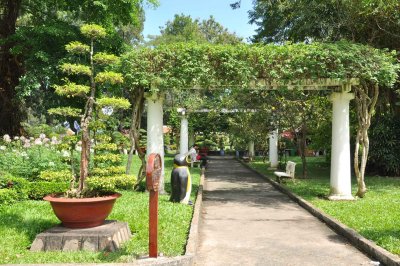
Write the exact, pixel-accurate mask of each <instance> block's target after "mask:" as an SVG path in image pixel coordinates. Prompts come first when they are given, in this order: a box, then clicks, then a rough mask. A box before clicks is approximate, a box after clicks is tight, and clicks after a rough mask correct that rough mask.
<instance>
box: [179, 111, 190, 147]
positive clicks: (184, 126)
mask: <svg viewBox="0 0 400 266" xmlns="http://www.w3.org/2000/svg"><path fill="white" fill-rule="evenodd" d="M179 144H180V145H179V153H180V154H186V153H187V152H188V151H189V147H188V144H189V123H188V119H187V117H186V116H185V115H182V117H181V137H180V143H179Z"/></svg>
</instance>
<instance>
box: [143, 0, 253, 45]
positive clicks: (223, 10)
mask: <svg viewBox="0 0 400 266" xmlns="http://www.w3.org/2000/svg"><path fill="white" fill-rule="evenodd" d="M159 2H160V5H159V6H158V7H157V8H156V9H154V8H151V7H146V8H145V15H146V20H145V23H144V31H143V36H144V37H145V38H146V36H147V35H159V34H160V27H164V26H165V23H166V22H167V21H168V20H170V21H171V20H172V19H173V18H174V15H175V14H184V15H190V16H191V17H192V18H193V19H196V18H199V19H200V20H203V19H208V18H209V17H210V15H212V16H214V18H215V20H216V21H217V22H219V23H220V24H221V25H223V26H224V27H225V28H227V29H228V30H229V31H230V32H235V33H236V35H238V36H239V37H243V38H244V40H247V38H248V37H250V36H252V35H254V34H255V28H256V27H255V25H250V24H248V21H249V18H248V13H247V12H248V11H249V10H251V9H252V0H242V4H241V7H240V8H239V9H235V10H233V9H232V8H231V7H230V6H229V4H231V3H233V2H235V0H159Z"/></svg>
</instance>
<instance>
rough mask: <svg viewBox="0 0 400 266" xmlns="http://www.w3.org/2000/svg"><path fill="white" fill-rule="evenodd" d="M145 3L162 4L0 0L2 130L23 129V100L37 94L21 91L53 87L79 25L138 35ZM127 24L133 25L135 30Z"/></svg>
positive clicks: (128, 0)
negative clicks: (59, 63) (57, 68)
mask: <svg viewBox="0 0 400 266" xmlns="http://www.w3.org/2000/svg"><path fill="white" fill-rule="evenodd" d="M144 2H146V3H151V4H157V3H158V1H157V0H126V1H108V0H99V1H93V0H84V1H78V0H73V1H65V0H58V1H52V0H0V38H1V41H0V134H5V133H8V134H12V135H14V134H18V133H19V129H20V122H21V121H22V120H23V118H24V109H23V106H24V104H23V98H24V97H26V96H27V95H29V94H32V91H25V92H24V93H20V92H21V90H24V89H26V87H24V86H26V85H29V84H32V83H33V84H37V86H35V88H36V89H38V90H41V89H42V90H45V89H47V88H48V87H49V85H50V87H51V82H53V80H52V78H53V77H55V76H56V75H57V73H56V71H54V65H56V64H55V62H57V61H58V60H59V59H60V58H62V57H64V56H65V53H64V52H61V53H60V51H63V49H62V43H65V42H68V41H69V40H72V39H75V37H76V36H74V32H77V26H79V25H80V24H82V23H83V22H97V23H98V24H101V25H103V26H105V27H106V28H107V29H108V30H109V31H110V32H113V31H115V29H120V30H119V32H121V33H124V36H123V37H125V38H131V37H132V36H134V37H138V33H140V31H141V29H142V27H143V21H144V16H143V15H142V14H143V9H142V5H143V3H144ZM124 25H134V27H135V30H133V29H132V26H131V28H130V29H129V28H124V27H123V26H124ZM136 29H138V30H136ZM128 33H129V34H128ZM128 36H129V37H128ZM66 39H67V40H66ZM116 39H117V38H116ZM60 40H61V41H60ZM129 41H130V40H129ZM44 43H45V44H46V45H44ZM109 46H110V47H111V46H114V47H116V45H110V44H109ZM120 47H121V45H120ZM114 52H116V51H114ZM117 52H118V51H117ZM119 52H120V51H119ZM38 63H39V65H38ZM24 81H25V82H24ZM49 83H50V84H49ZM29 86H30V85H29ZM32 87H33V86H31V87H30V88H32ZM28 90H29V89H28ZM35 96H37V95H35Z"/></svg>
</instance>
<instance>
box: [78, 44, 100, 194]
mask: <svg viewBox="0 0 400 266" xmlns="http://www.w3.org/2000/svg"><path fill="white" fill-rule="evenodd" d="M93 43H94V42H93V39H92V40H91V42H90V66H91V75H90V97H89V98H88V100H87V102H86V105H85V113H84V115H83V116H82V120H81V128H82V151H81V168H80V178H79V187H78V194H81V193H82V191H83V190H84V189H85V188H86V178H87V177H88V175H89V162H90V128H89V124H90V121H91V119H92V116H93V107H94V103H95V101H94V99H95V95H96V83H95V81H94V75H95V69H94V63H93V49H94V46H93Z"/></svg>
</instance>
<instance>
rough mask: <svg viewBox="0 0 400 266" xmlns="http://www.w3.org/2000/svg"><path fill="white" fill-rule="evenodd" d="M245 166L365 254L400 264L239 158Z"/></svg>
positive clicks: (389, 264)
mask: <svg viewBox="0 0 400 266" xmlns="http://www.w3.org/2000/svg"><path fill="white" fill-rule="evenodd" d="M237 161H239V162H240V163H241V164H242V165H243V166H245V167H246V168H248V169H249V170H251V171H253V172H254V173H256V174H258V175H259V176H261V177H262V178H264V179H265V180H266V181H267V182H269V183H270V184H271V185H272V186H274V187H275V188H276V189H278V190H279V191H281V192H282V193H284V194H286V195H287V196H288V197H289V198H291V199H292V200H293V201H294V202H296V203H297V204H299V205H300V206H301V207H303V208H304V209H305V210H307V211H308V212H309V213H311V214H312V215H313V216H315V217H317V218H318V219H319V220H321V221H322V222H324V223H326V224H327V225H328V226H329V227H330V228H332V229H333V230H334V231H335V232H336V233H338V234H339V235H342V236H343V237H345V238H346V239H347V240H348V241H349V242H350V243H351V244H352V245H353V246H355V247H356V248H358V249H359V250H361V251H362V252H364V253H365V254H367V255H369V256H370V257H372V258H374V259H376V260H378V261H379V262H381V263H383V264H384V265H387V266H398V265H400V257H398V256H396V255H394V254H392V253H391V252H389V251H387V250H386V249H384V248H382V247H380V246H378V245H376V244H375V243H374V242H373V241H371V240H368V239H366V238H365V237H363V236H362V235H360V234H359V233H357V232H356V231H355V230H354V229H352V228H350V227H348V226H347V225H345V224H343V223H341V222H339V221H338V220H336V219H335V218H333V217H331V216H330V215H328V214H326V213H324V212H323V211H322V210H320V209H318V208H317V207H315V206H314V205H312V204H311V203H309V202H308V201H306V200H304V199H303V198H301V197H300V196H298V195H296V194H294V193H293V192H291V191H290V190H288V189H287V188H285V187H283V186H281V185H280V184H279V183H277V182H275V181H274V180H272V179H271V178H269V177H268V176H266V175H264V174H263V173H261V172H259V171H258V170H256V169H254V168H252V167H251V166H250V165H248V164H247V163H245V162H243V161H242V160H238V159H237Z"/></svg>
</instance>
